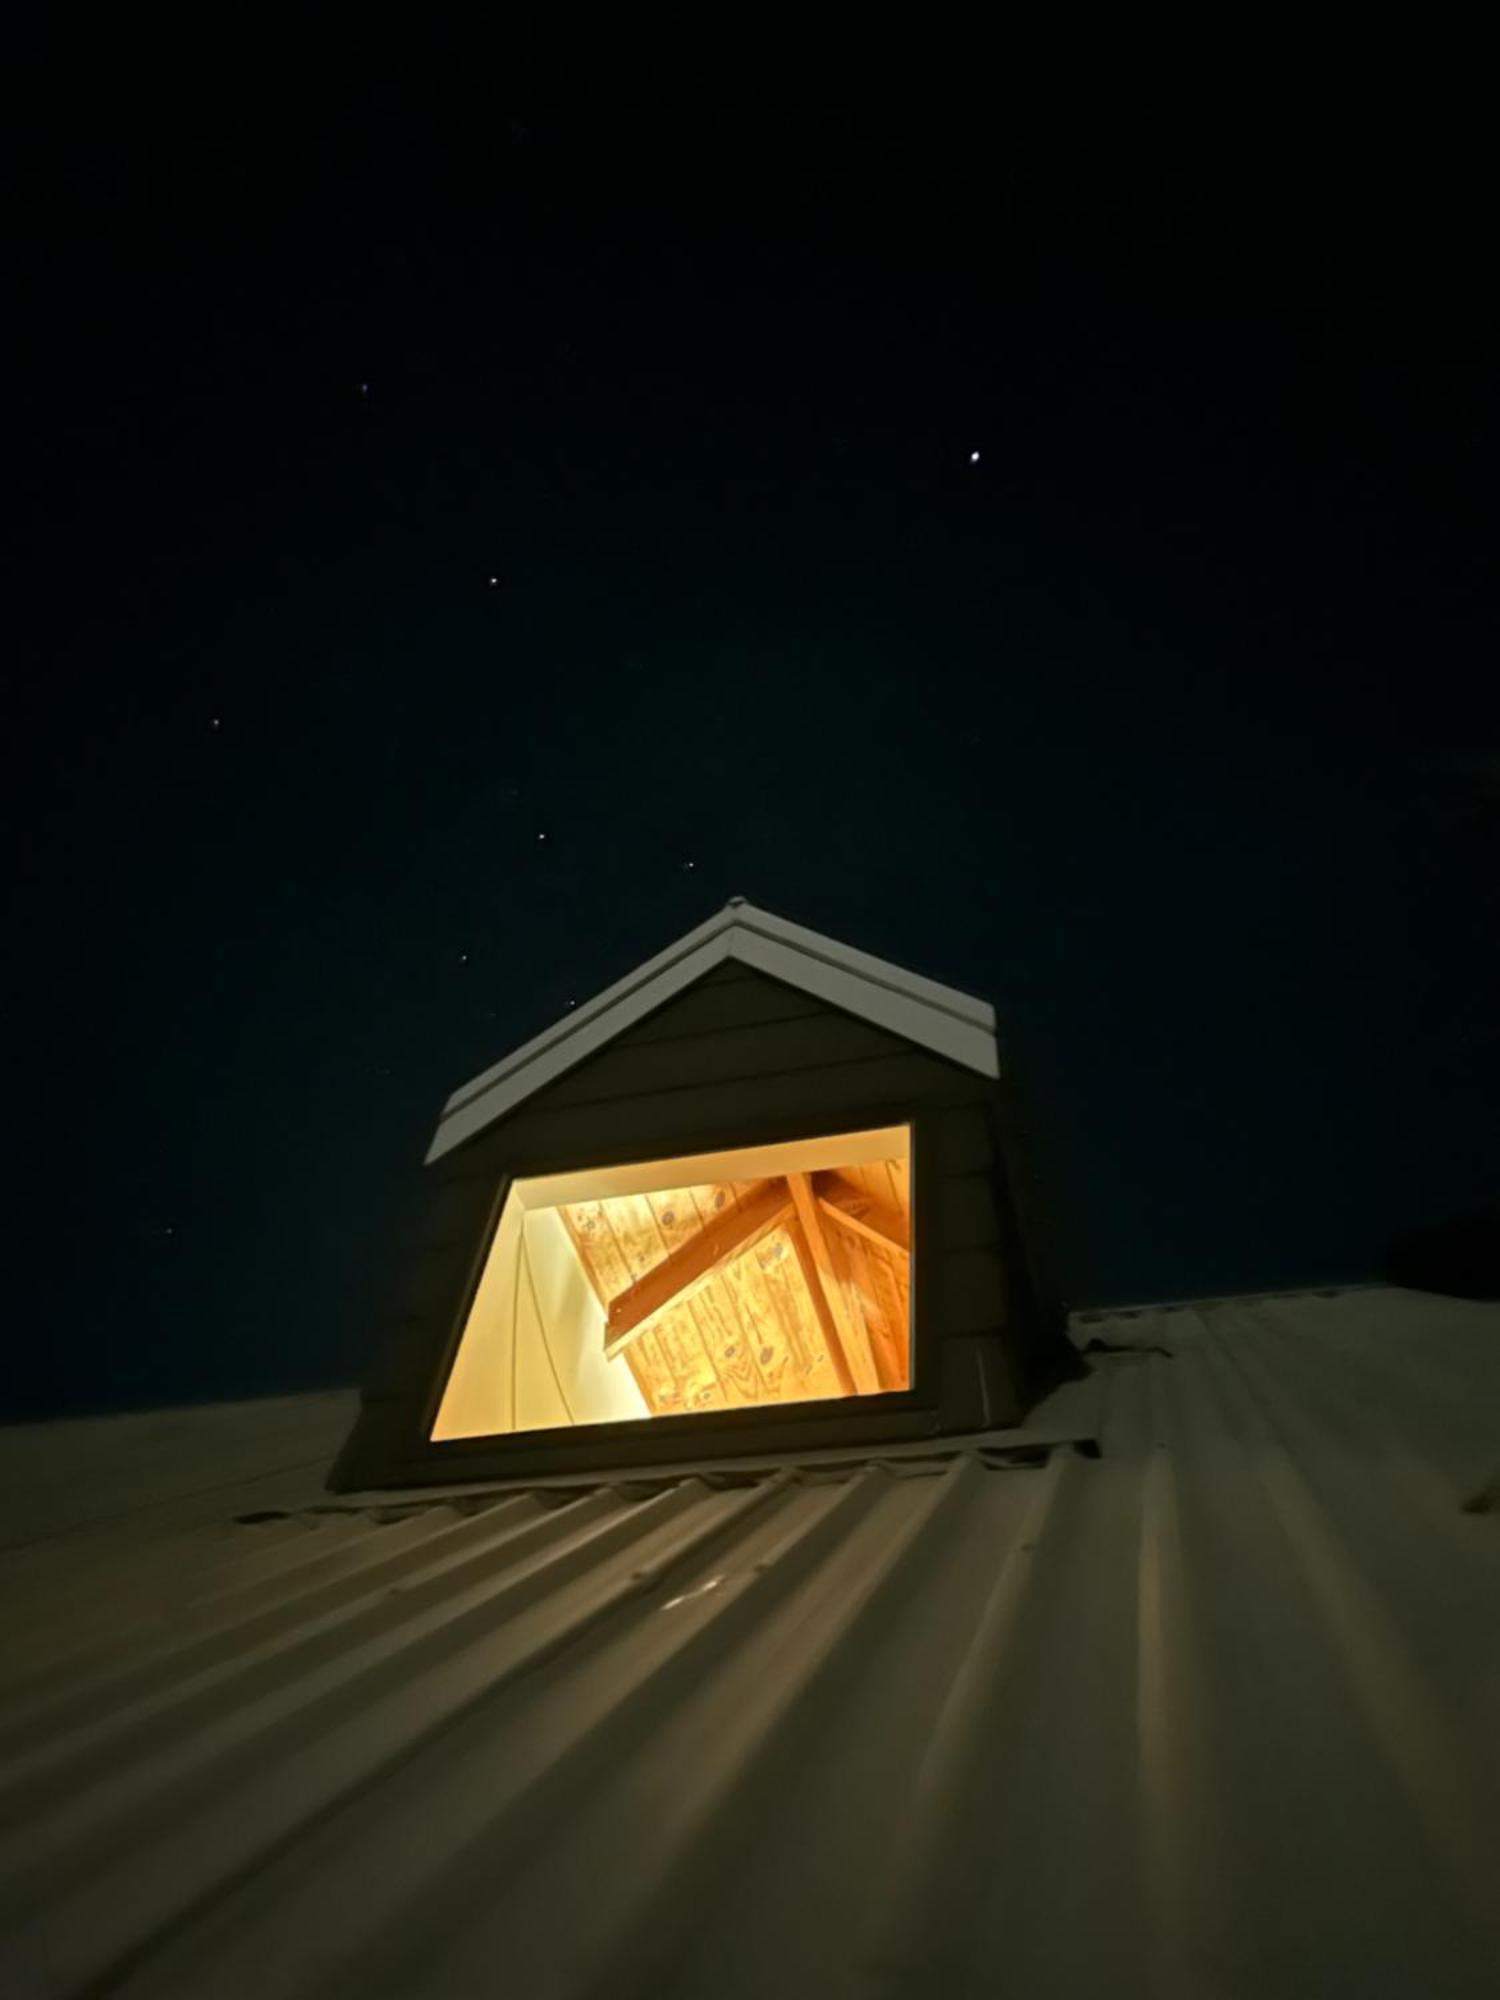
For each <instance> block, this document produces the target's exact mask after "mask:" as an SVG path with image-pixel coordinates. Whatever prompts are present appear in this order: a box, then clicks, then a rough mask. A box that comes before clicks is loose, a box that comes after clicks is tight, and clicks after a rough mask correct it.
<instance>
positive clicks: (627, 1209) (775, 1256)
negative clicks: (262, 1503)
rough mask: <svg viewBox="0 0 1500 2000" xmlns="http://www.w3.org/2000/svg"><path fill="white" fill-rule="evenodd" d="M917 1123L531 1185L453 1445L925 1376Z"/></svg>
mask: <svg viewBox="0 0 1500 2000" xmlns="http://www.w3.org/2000/svg"><path fill="white" fill-rule="evenodd" d="M911 1262H912V1241H911V1145H910V1134H909V1132H908V1129H907V1128H906V1127H905V1126H894V1127H890V1128H887V1129H885V1130H883V1131H878V1132H854V1133H845V1134H843V1135H842V1136H840V1137H837V1138H828V1139H804V1140H797V1141H794V1142H791V1143H789V1144H783V1145H776V1146H751V1147H742V1148H740V1149H738V1150H736V1151H733V1152H721V1153H703V1154H698V1155H696V1156H694V1157H692V1158H688V1159H676V1160H653V1161H648V1162H645V1163H643V1164H641V1165H637V1166H626V1167H607V1168H602V1169H600V1170H599V1171H597V1172H593V1173H574V1174H552V1175H547V1176H544V1177H539V1178H535V1179H530V1180H518V1181H514V1182H513V1183H512V1184H511V1187H510V1190H509V1192H508V1194H507V1196H506V1200H505V1205H504V1208H503V1209H502V1211H501V1215H500V1221H499V1224H498V1226H497V1228H496V1231H495V1235H494V1239H493V1241H492V1243H491V1246H490V1252H489V1255H488V1257H487V1258H486V1260H485V1266H484V1270H483V1273H482V1274H481V1276H480V1280H479V1286H478V1289H477V1291H476V1292H475V1295H474V1302H473V1305H472V1306H471V1308H470V1311H469V1316H468V1319H467V1321H466V1322H465V1325H464V1330H463V1334H462V1336H461V1338H460V1340H459V1345H458V1352H457V1354H456V1355H455V1357H454V1362H453V1368H452V1372H451V1373H450V1375H449V1377H448V1382H447V1386H446V1388H445V1390H444V1393H443V1398H442V1403H441V1405H440V1407H439V1409H438V1414H437V1420H436V1422H435V1423H434V1425H433V1429H432V1436H433V1438H434V1439H444V1438H462V1437H483V1436H493V1435H495V1434H497V1433H507V1432H514V1431H540V1430H557V1429H561V1428H566V1427H568V1426H572V1425H576V1424H601V1423H617V1422H620V1421H621V1420H624V1419H629V1418H640V1419H647V1418H651V1417H665V1416H681V1415H687V1414H693V1413H696V1412H700V1411H704V1410H732V1409H744V1408H750V1407H754V1406H758V1405H769V1404H785V1403H812V1402H827V1401H831V1400H834V1399H836V1398H839V1397H843V1396H868V1395H882V1394H890V1393H892V1392H894V1391H897V1390H901V1389H905V1388H908V1387H909V1386H910V1383H911V1337H910V1321H911Z"/></svg>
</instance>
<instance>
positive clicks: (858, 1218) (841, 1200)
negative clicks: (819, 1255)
mask: <svg viewBox="0 0 1500 2000" xmlns="http://www.w3.org/2000/svg"><path fill="white" fill-rule="evenodd" d="M818 1206H819V1208H821V1209H822V1211H823V1213H824V1214H825V1215H826V1216H827V1217H828V1219H829V1221H830V1222H836V1223H837V1224H838V1226H839V1228H840V1229H847V1230H849V1231H851V1232H852V1233H853V1234H854V1235H856V1236H863V1237H865V1238H867V1239H868V1241H870V1242H871V1243H874V1244H877V1245H878V1246H879V1247H880V1248H881V1249H882V1250H894V1251H895V1252H896V1253H897V1255H898V1256H902V1257H909V1256H910V1255H911V1240H910V1234H909V1232H908V1230H907V1227H906V1217H905V1216H904V1215H902V1214H901V1212H900V1211H899V1210H898V1209H894V1208H886V1207H884V1206H883V1205H882V1204H880V1203H878V1202H873V1201H870V1200H868V1199H866V1198H865V1197H863V1196H860V1195H856V1194H853V1193H852V1192H851V1193H850V1194H849V1195H847V1196H846V1195H844V1194H843V1193H842V1191H841V1192H840V1193H839V1194H838V1195H835V1194H834V1193H832V1192H831V1191H830V1192H826V1193H825V1192H824V1191H823V1190H821V1189H820V1190H819V1193H818Z"/></svg>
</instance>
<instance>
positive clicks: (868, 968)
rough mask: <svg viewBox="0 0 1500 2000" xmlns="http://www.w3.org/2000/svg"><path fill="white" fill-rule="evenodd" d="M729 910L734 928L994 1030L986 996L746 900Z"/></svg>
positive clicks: (993, 1022)
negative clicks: (912, 969)
mask: <svg viewBox="0 0 1500 2000" xmlns="http://www.w3.org/2000/svg"><path fill="white" fill-rule="evenodd" d="M732 914H733V915H734V917H735V918H736V920H737V921H736V923H735V926H734V928H735V930H736V931H737V932H739V931H751V932H754V931H758V932H760V933H762V934H763V935H764V936H766V937H768V938H772V939H774V940H775V941H776V942H777V943H778V944H786V945H791V946H792V948H793V949H794V950H796V951H800V952H805V953H806V954H807V956H808V957H809V958H820V959H826V960H827V962H828V963H829V964H830V965H836V966H840V967H842V968H843V970H844V971H846V972H853V973H857V974H858V975H859V976H860V978H862V979H866V980H868V981H870V982H871V983H872V984H873V985H876V986H887V987H889V988H890V989H891V990H892V991H893V992H896V993H902V994H905V995H906V996H907V997H908V998H909V999H912V1000H920V1001H921V1002H922V1003H923V1004H924V1005H926V1006H929V1007H940V1008H941V1009H942V1010H943V1011H944V1012H945V1013H949V1014H954V1015H957V1017H958V1019H959V1020H961V1021H969V1022H972V1023H973V1025H974V1026H975V1027H980V1028H988V1029H989V1030H990V1032H991V1033H992V1034H993V1032H994V1028H995V1010H994V1008H993V1007H992V1006H991V1005H990V1004H989V1002H988V1001H987V1000H976V999H975V998H974V996H973V995H972V994H970V993H960V992H959V991H958V989H957V987H954V986H944V985H942V984H941V982H940V981H938V980H936V979H924V978H923V977H922V975H921V974H920V973H919V972H908V971H907V970H906V968H905V966H903V965H892V964H891V962H890V961H889V959H884V958H874V957H872V956H871V954H870V953H869V952H867V951H856V950H855V949H854V947H853V945H847V944H840V943H839V942H838V940H837V939H836V938H829V937H824V936H823V935H822V933H821V932H819V931H809V930H804V929H803V927H802V925H801V924H789V923H788V922H787V921H786V919H785V918H784V917H773V916H772V915H771V913H770V911H769V910H757V909H753V908H752V907H751V906H750V905H749V904H748V903H747V904H745V905H744V906H743V907H742V908H740V909H738V910H735V911H734V912H732ZM736 955H738V954H736Z"/></svg>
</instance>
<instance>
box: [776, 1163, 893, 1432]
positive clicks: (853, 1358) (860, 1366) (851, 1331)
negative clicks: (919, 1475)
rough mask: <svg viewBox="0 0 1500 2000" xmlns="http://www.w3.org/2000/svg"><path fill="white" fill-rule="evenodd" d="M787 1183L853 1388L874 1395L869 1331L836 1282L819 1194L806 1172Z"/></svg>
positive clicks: (875, 1378)
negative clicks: (816, 1193)
mask: <svg viewBox="0 0 1500 2000" xmlns="http://www.w3.org/2000/svg"><path fill="white" fill-rule="evenodd" d="M786 1184H787V1186H788V1187H789V1188H790V1189H791V1191H792V1201H793V1203H794V1204H795V1206H796V1210H797V1220H798V1221H799V1222H800V1223H801V1225H802V1230H803V1233H804V1235H805V1236H806V1237H807V1247H808V1249H809V1250H810V1251H811V1252H812V1259H813V1263H814V1265H815V1266H816V1269H817V1276H818V1285H819V1289H820V1290H821V1292H822V1294H823V1297H824V1299H825V1300H826V1301H827V1305H828V1310H829V1312H830V1313H831V1314H832V1316H833V1324H834V1326H835V1328H836V1329H837V1332H838V1337H839V1345H840V1347H841V1348H842V1349H843V1351H844V1357H845V1359H846V1360H847V1362H848V1364H849V1373H850V1374H851V1375H852V1376H853V1378H854V1392H855V1394H856V1395H858V1396H873V1395H875V1394H877V1393H878V1391H879V1388H880V1377H879V1375H878V1374H877V1372H876V1369H875V1356H874V1354H873V1353H872V1351H871V1348H870V1335H869V1332H868V1330H867V1329H866V1326H865V1323H864V1321H863V1319H861V1318H860V1316H859V1314H858V1313H855V1312H851V1311H850V1309H849V1301H848V1299H847V1298H846V1297H845V1296H844V1288H843V1286H842V1285H841V1284H840V1283H839V1279H838V1273H837V1271H836V1270H835V1269H834V1267H833V1256H832V1253H831V1252H830V1250H829V1248H828V1238H827V1236H826V1235H825V1234H824V1231H823V1210H822V1207H821V1206H820V1204H819V1201H818V1197H817V1196H816V1195H815V1194H814V1193H813V1184H812V1181H811V1179H810V1177H809V1176H808V1175H807V1174H788V1175H787V1177H786Z"/></svg>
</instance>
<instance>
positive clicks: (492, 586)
mask: <svg viewBox="0 0 1500 2000" xmlns="http://www.w3.org/2000/svg"><path fill="white" fill-rule="evenodd" d="M499 582H500V579H499V577H498V576H492V577H491V578H490V589H491V590H494V589H495V588H496V587H497V585H498V584H499Z"/></svg>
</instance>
